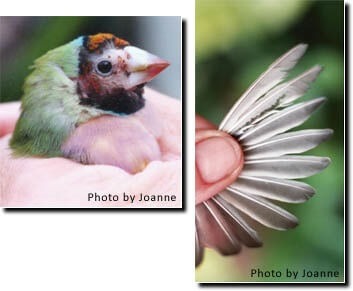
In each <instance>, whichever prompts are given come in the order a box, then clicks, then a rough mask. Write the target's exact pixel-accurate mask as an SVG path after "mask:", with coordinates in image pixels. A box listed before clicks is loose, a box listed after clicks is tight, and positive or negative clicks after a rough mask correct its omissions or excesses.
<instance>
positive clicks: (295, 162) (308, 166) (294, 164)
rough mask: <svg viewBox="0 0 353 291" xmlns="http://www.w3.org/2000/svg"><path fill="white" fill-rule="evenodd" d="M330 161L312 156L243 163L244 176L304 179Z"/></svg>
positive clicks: (285, 157) (323, 167) (284, 157)
mask: <svg viewBox="0 0 353 291" xmlns="http://www.w3.org/2000/svg"><path fill="white" fill-rule="evenodd" d="M330 162H331V160H330V159H329V158H324V157H314V156H282V157H276V158H267V159H261V160H250V161H245V164H244V168H243V171H242V172H241V174H242V175H244V176H258V177H262V176H264V177H274V178H282V179H299V178H306V177H309V176H312V175H314V174H317V173H318V172H320V171H322V170H323V169H325V168H326V167H327V166H328V165H329V164H330Z"/></svg>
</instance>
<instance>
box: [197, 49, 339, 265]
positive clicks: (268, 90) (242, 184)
mask: <svg viewBox="0 0 353 291" xmlns="http://www.w3.org/2000/svg"><path fill="white" fill-rule="evenodd" d="M306 49H307V45H306V44H299V45H297V46H296V47H294V48H293V49H291V50H290V51H289V52H287V53H286V54H284V55H283V56H281V57H280V58H279V59H278V60H276V61H275V62H274V63H273V64H272V65H270V67H269V68H268V69H267V70H266V71H265V72H264V73H263V74H262V75H261V76H260V77H259V78H258V79H257V80H256V81H255V82H254V83H253V84H252V85H251V86H250V87H249V88H248V89H247V90H246V92H245V93H244V94H243V95H242V96H241V97H240V98H239V99H238V101H237V102H236V103H235V105H234V106H233V107H232V108H231V110H230V111H229V112H228V114H227V115H226V116H225V118H224V119H223V121H222V123H221V124H220V126H219V130H221V131H224V132H227V133H229V134H230V135H231V136H233V137H234V139H236V140H237V141H238V142H239V143H240V145H241V147H242V149H243V153H244V158H245V163H244V167H243V170H242V172H241V173H240V175H239V177H238V178H237V180H236V181H235V182H234V183H233V184H231V185H230V186H229V187H227V188H226V189H225V190H224V191H222V192H220V193H219V194H217V195H216V196H214V197H212V198H210V199H208V200H206V201H204V202H202V203H200V204H198V205H197V206H196V240H195V242H196V252H195V254H196V258H195V263H196V266H197V265H199V264H200V263H201V261H202V257H203V250H204V247H209V248H212V249H215V250H217V251H218V252H220V253H221V254H222V255H233V254H236V253H238V252H239V251H240V250H241V245H245V246H247V247H259V246H261V245H262V241H261V240H260V238H259V236H258V235H257V233H256V231H255V230H254V229H253V227H252V226H250V225H249V224H248V219H249V218H250V220H255V221H256V222H258V223H260V224H262V225H264V226H266V227H269V228H273V229H277V230H288V229H291V228H294V227H296V226H297V224H298V220H297V218H296V217H295V216H294V215H292V214H291V213H289V212H287V211H286V210H284V209H282V208H281V207H279V206H277V205H275V204H274V203H272V202H270V201H269V200H274V201H280V202H287V203H302V202H305V201H306V200H308V199H309V198H310V197H312V196H313V195H314V193H315V190H314V189H313V188H312V187H311V186H309V185H307V184H305V183H303V182H299V181H295V180H293V179H299V178H306V177H308V176H311V175H314V174H316V173H318V172H320V171H322V170H323V169H325V168H326V167H327V166H328V165H329V164H330V159H329V158H325V157H316V156H301V155H297V154H300V153H303V152H305V151H308V150H310V149H312V148H314V147H316V146H317V145H318V144H320V143H321V142H324V141H326V140H327V139H328V138H329V137H330V136H331V135H332V134H333V130H331V129H306V130H299V131H291V132H286V131H288V130H290V129H292V128H294V127H296V126H299V125H301V124H302V123H303V122H304V121H305V120H307V119H308V118H309V117H310V115H311V114H312V113H313V112H314V111H315V110H316V109H317V108H318V107H319V106H320V105H322V104H323V103H324V102H325V98H324V97H321V98H316V99H313V100H310V101H306V102H301V103H296V104H293V102H294V101H296V100H297V99H299V98H300V97H301V96H303V95H304V94H305V92H306V91H307V90H308V89H309V85H310V83H312V82H314V81H315V79H316V78H317V76H318V75H319V73H320V72H321V71H322V67H321V66H319V65H316V66H314V67H312V68H311V69H309V70H308V71H306V72H304V73H302V74H300V75H299V76H297V77H295V78H294V79H292V80H289V81H286V82H283V81H284V80H285V79H286V77H287V74H288V71H289V70H290V69H292V68H293V67H294V66H295V65H296V63H297V62H298V60H299V59H300V58H301V57H302V56H303V54H304V53H305V51H306ZM292 154H294V155H292Z"/></svg>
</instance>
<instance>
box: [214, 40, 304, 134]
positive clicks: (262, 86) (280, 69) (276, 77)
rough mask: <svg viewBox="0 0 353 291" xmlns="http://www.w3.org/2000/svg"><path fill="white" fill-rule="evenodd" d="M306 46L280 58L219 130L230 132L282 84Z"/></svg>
mask: <svg viewBox="0 0 353 291" xmlns="http://www.w3.org/2000/svg"><path fill="white" fill-rule="evenodd" d="M306 48H307V45H306V44H299V45H297V46H296V47H294V48H292V49H291V50H290V51H288V52H287V53H285V54H284V55H282V56H281V57H280V58H278V59H277V60H276V61H275V62H274V63H272V64H271V65H270V66H269V68H268V69H267V70H266V71H265V72H264V73H263V74H261V76H260V77H259V78H258V79H257V80H256V81H255V82H254V83H252V84H251V86H250V87H249V89H247V90H246V92H245V93H244V94H243V95H242V96H241V97H240V98H239V99H238V101H237V102H236V103H235V104H234V106H233V107H232V108H231V110H230V111H229V112H228V114H227V115H226V117H225V118H224V119H223V121H222V122H221V124H220V126H219V129H221V130H224V131H229V128H230V126H231V125H232V124H234V122H236V120H237V119H238V118H239V117H240V116H241V115H242V114H243V113H244V112H246V111H247V110H248V109H249V108H250V107H251V106H252V105H253V103H254V102H256V100H258V98H260V97H261V96H263V95H264V94H266V93H267V92H268V91H269V90H270V89H271V88H273V87H274V86H276V85H277V84H278V83H280V82H282V81H283V80H284V79H285V78H286V76H287V74H288V73H287V72H288V71H289V70H290V69H292V68H293V67H294V66H295V65H296V63H297V62H298V60H299V59H300V58H301V57H302V55H303V54H304V53H305V51H306Z"/></svg>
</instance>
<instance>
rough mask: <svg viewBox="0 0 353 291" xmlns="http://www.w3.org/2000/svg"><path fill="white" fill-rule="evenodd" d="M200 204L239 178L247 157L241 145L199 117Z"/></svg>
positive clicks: (197, 183) (198, 162)
mask: <svg viewBox="0 0 353 291" xmlns="http://www.w3.org/2000/svg"><path fill="white" fill-rule="evenodd" d="M195 123H196V150H195V155H196V157H195V159H196V165H195V170H196V173H195V177H196V181H195V183H196V204H199V203H201V202H203V201H205V200H207V199H209V198H211V197H212V196H214V195H216V194H217V193H218V192H220V191H222V190H224V189H225V188H226V187H227V186H229V185H230V184H231V183H233V182H234V181H235V180H236V178H237V177H238V176H239V174H240V172H241V170H242V168H243V164H244V155H243V151H242V149H241V147H240V145H239V144H238V143H237V142H236V141H235V140H234V138H232V137H231V136H230V135H228V134H227V133H224V132H222V131H219V130H217V128H216V126H215V125H213V124H212V123H210V122H209V121H207V120H206V119H204V118H202V117H200V116H196V121H195Z"/></svg>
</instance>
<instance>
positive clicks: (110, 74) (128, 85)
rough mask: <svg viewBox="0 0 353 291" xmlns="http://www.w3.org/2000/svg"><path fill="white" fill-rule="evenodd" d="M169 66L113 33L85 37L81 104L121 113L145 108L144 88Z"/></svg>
mask: <svg viewBox="0 0 353 291" xmlns="http://www.w3.org/2000/svg"><path fill="white" fill-rule="evenodd" d="M168 66H169V63H168V62H167V61H164V60H162V59H161V58H159V57H157V56H155V55H153V54H151V53H149V52H147V51H144V50H142V49H139V48H137V47H135V46H132V45H130V44H129V42H127V41H125V40H123V39H120V38H118V37H116V36H114V35H112V34H109V33H99V34H96V35H90V36H85V37H84V38H83V45H82V47H81V49H80V53H79V78H78V93H79V95H80V102H81V104H83V105H89V106H93V107H96V108H97V109H102V110H106V111H111V112H114V113H118V114H130V113H134V112H136V111H137V110H139V109H140V108H142V107H143V105H144V99H143V98H142V93H143V86H144V85H145V84H146V83H147V82H149V81H151V80H152V79H153V78H154V77H156V76H157V75H158V74H159V73H160V72H161V71H162V70H164V69H165V68H166V67H168Z"/></svg>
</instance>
